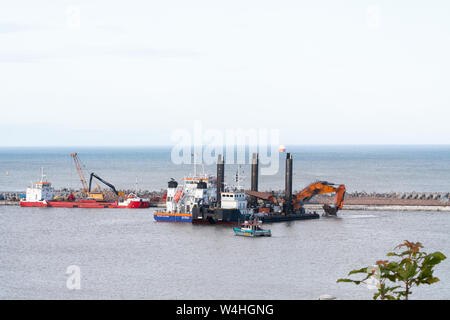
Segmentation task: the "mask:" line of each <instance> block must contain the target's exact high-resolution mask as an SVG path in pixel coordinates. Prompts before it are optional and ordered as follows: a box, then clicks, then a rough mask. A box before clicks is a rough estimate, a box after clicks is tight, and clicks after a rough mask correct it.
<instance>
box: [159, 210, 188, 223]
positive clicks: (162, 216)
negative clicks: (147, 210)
mask: <svg viewBox="0 0 450 320" xmlns="http://www.w3.org/2000/svg"><path fill="white" fill-rule="evenodd" d="M153 218H154V219H155V221H158V222H192V214H189V213H169V212H155V213H154V214H153Z"/></svg>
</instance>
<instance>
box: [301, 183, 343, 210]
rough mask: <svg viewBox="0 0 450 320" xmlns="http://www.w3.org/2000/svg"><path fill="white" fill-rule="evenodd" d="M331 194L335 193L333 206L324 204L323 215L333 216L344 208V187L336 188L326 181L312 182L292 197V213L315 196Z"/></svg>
mask: <svg viewBox="0 0 450 320" xmlns="http://www.w3.org/2000/svg"><path fill="white" fill-rule="evenodd" d="M333 192H335V193H336V196H335V197H334V203H333V205H331V206H330V205H328V204H324V206H323V210H324V211H325V213H327V214H329V215H334V216H335V215H336V213H337V212H338V211H339V210H341V209H342V207H343V206H344V196H345V185H343V184H341V185H339V186H336V185H335V184H333V183H329V182H327V181H318V182H313V183H311V184H310V185H309V186H307V187H306V188H305V189H303V190H302V191H300V192H299V193H297V194H295V195H293V197H292V198H293V199H292V204H293V207H294V211H296V210H299V209H300V207H301V206H302V205H303V202H304V201H308V200H309V199H311V198H312V197H314V196H315V195H318V194H325V193H333Z"/></svg>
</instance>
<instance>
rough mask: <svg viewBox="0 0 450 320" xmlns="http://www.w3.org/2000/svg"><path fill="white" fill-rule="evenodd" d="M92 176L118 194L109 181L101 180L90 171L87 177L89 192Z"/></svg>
mask: <svg viewBox="0 0 450 320" xmlns="http://www.w3.org/2000/svg"><path fill="white" fill-rule="evenodd" d="M92 178H96V179H97V180H99V181H100V182H103V183H104V184H105V185H107V186H108V187H110V188H111V190H112V191H113V192H114V193H115V194H116V195H117V196H118V195H119V192H117V190H116V187H114V186H113V185H112V184H111V183H109V182H108V181H105V180H103V179H102V178H100V177H99V176H98V175H96V174H95V173H93V172H92V173H91V176H90V178H89V192H91V185H92Z"/></svg>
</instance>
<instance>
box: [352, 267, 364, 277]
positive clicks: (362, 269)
mask: <svg viewBox="0 0 450 320" xmlns="http://www.w3.org/2000/svg"><path fill="white" fill-rule="evenodd" d="M355 273H367V267H365V268H361V269H359V270H352V271H350V272H349V273H348V275H349V276H350V275H352V274H355Z"/></svg>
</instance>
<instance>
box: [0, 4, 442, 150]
mask: <svg viewBox="0 0 450 320" xmlns="http://www.w3.org/2000/svg"><path fill="white" fill-rule="evenodd" d="M449 17H450V2H449V1H411V0H408V1H406V0H405V1H401V0H395V1H393V0H390V1H365V0H355V1H345V0H342V1H335V0H330V1H325V0H322V1H299V0H294V1H284V0H281V1H279V0H278V1H261V0H258V1H245V0H238V1H235V0H227V1H214V0H205V1H197V0H189V1H185V0H184V1H182V0H180V1H175V0H172V1H170V0H169V1H151V0H146V1H120V2H119V1H111V0H110V1H106V0H98V1H95V0H86V1H82V0H78V1H77V0H72V1H57V0H52V1H29V0H2V1H1V2H0V145H3V146H12V145H19V146H42V145H167V144H171V140H170V136H171V132H172V130H174V129H179V128H182V129H187V130H191V129H192V126H193V123H194V121H195V120H202V123H203V127H204V128H206V129H208V128H213V129H220V130H224V129H226V128H242V129H245V128H256V129H257V128H267V129H279V130H280V136H281V142H282V143H284V144H288V145H289V144H386V143H388V144H391V143H392V144H403V143H405V144H415V143H419V144H423V143H425V144H428V143H430V144H431V143H449V141H450V124H449V123H450V62H449V60H450V59H449V57H450V19H449Z"/></svg>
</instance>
